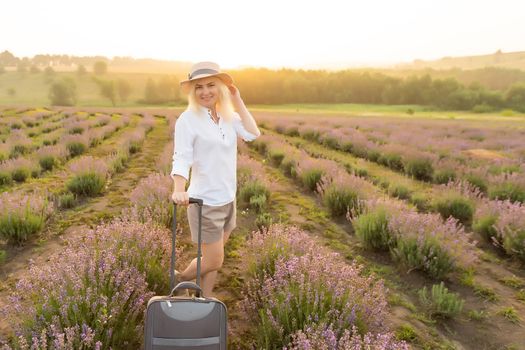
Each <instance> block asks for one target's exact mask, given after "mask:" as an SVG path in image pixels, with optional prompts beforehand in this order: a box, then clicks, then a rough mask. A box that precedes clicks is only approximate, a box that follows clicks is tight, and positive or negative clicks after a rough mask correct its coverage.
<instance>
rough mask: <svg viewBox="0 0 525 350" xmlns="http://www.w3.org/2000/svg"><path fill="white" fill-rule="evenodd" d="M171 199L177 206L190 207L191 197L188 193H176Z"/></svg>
mask: <svg viewBox="0 0 525 350" xmlns="http://www.w3.org/2000/svg"><path fill="white" fill-rule="evenodd" d="M171 199H173V201H174V202H175V203H176V204H177V205H189V204H190V196H189V194H188V192H176V191H174V192H173V194H172V195H171Z"/></svg>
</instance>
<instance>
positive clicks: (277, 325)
mask: <svg viewBox="0 0 525 350" xmlns="http://www.w3.org/2000/svg"><path fill="white" fill-rule="evenodd" d="M243 257H244V259H245V260H246V261H247V263H248V269H249V270H248V271H249V279H248V281H247V283H246V287H245V290H244V292H243V295H244V298H243V300H242V301H241V307H242V310H243V314H244V317H245V318H246V319H247V320H248V321H250V322H251V324H253V325H254V327H255V329H254V333H255V334H256V346H257V348H264V349H277V348H282V349H369V348H373V349H408V345H407V344H406V343H404V342H398V341H396V340H395V338H394V336H393V334H392V333H390V332H389V331H388V327H387V326H386V324H385V318H386V315H387V309H386V308H387V302H386V293H387V291H386V289H385V287H384V285H383V283H382V281H381V280H377V279H376V278H375V277H374V276H372V275H369V276H365V275H364V274H363V273H362V267H361V266H359V265H356V264H351V265H348V264H346V263H344V262H343V261H342V259H341V257H340V256H339V255H338V254H336V253H331V252H329V251H327V250H325V249H323V248H322V247H319V245H318V244H316V243H315V242H314V241H313V240H312V239H311V238H310V237H309V236H308V235H307V234H306V233H305V232H303V231H301V230H299V229H298V228H296V227H283V226H280V225H273V226H271V227H270V228H269V229H268V231H266V232H265V233H258V232H255V233H254V234H253V236H252V238H251V239H250V240H249V241H248V242H247V243H246V248H245V252H244V253H243Z"/></svg>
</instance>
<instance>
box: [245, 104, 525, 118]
mask: <svg viewBox="0 0 525 350" xmlns="http://www.w3.org/2000/svg"><path fill="white" fill-rule="evenodd" d="M249 107H250V110H252V111H262V112H264V111H268V112H286V113H308V114H314V115H315V114H327V113H329V114H354V115H355V114H359V115H360V116H381V117H388V116H394V115H393V114H395V117H396V118H399V117H405V118H418V117H425V118H433V119H456V120H457V119H471V120H494V119H496V120H516V118H523V117H525V113H517V112H516V113H514V114H512V115H504V113H501V111H497V112H493V113H483V114H480V113H473V112H466V111H439V110H437V109H435V108H433V107H430V106H419V105H374V104H358V103H302V104H280V105H250V106H249ZM409 109H411V110H413V111H414V114H409V113H407V111H408V110H409Z"/></svg>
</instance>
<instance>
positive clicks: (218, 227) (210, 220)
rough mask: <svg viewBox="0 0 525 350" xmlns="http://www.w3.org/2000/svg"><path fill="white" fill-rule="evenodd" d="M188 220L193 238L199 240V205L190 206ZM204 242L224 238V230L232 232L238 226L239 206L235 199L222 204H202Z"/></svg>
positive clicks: (195, 240)
mask: <svg viewBox="0 0 525 350" xmlns="http://www.w3.org/2000/svg"><path fill="white" fill-rule="evenodd" d="M188 222H189V224H190V231H191V240H192V241H193V242H195V243H197V242H198V233H199V206H198V205H196V204H191V205H189V206H188ZM201 225H202V226H201V228H202V230H201V232H202V243H205V244H209V243H215V242H217V241H218V240H220V239H221V238H222V235H223V233H224V232H231V231H232V230H233V229H234V228H235V227H237V208H236V206H235V200H234V201H233V202H230V203H228V204H224V205H221V206H217V207H216V206H211V205H206V204H204V205H203V206H202V224H201Z"/></svg>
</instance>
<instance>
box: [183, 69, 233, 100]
mask: <svg viewBox="0 0 525 350" xmlns="http://www.w3.org/2000/svg"><path fill="white" fill-rule="evenodd" d="M208 77H217V78H219V79H220V80H222V81H223V82H224V84H226V85H231V84H233V79H232V77H230V76H229V75H228V74H226V73H222V72H221V71H220V68H219V65H218V64H217V63H213V62H199V63H195V64H194V65H193V66H192V67H191V70H190V73H189V74H188V79H187V80H183V81H181V82H180V86H181V88H182V90H183V91H184V92H185V93H188V92H189V88H190V85H191V84H190V82H192V81H193V80H197V79H202V78H208Z"/></svg>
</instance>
